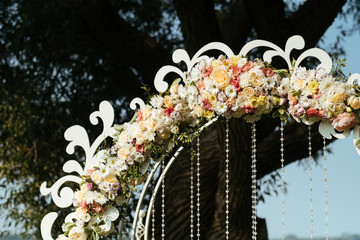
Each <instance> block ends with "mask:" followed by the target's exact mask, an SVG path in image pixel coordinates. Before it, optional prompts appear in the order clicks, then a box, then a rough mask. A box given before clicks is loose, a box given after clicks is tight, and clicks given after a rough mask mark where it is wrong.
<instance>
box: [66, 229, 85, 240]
mask: <svg viewBox="0 0 360 240" xmlns="http://www.w3.org/2000/svg"><path fill="white" fill-rule="evenodd" d="M87 237H88V235H87V233H86V232H85V231H84V229H83V228H80V227H73V228H72V229H71V230H70V232H69V239H70V240H86V239H87Z"/></svg>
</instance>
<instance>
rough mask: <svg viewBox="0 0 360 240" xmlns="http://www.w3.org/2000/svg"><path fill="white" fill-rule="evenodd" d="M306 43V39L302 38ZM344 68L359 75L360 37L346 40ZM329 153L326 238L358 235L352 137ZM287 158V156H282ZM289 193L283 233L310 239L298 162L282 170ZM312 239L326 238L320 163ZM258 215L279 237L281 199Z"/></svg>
mask: <svg viewBox="0 0 360 240" xmlns="http://www.w3.org/2000/svg"><path fill="white" fill-rule="evenodd" d="M338 32H339V30H337V29H336V26H333V27H331V28H330V29H329V30H328V31H327V33H326V35H325V37H324V44H323V45H322V46H321V47H322V48H323V49H324V50H325V51H330V50H331V49H326V46H329V45H330V44H331V43H333V42H335V40H336V34H337V33H338ZM305 41H306V39H305ZM344 46H345V51H346V53H345V54H346V58H347V63H348V64H347V67H346V68H345V69H344V71H345V72H347V73H349V72H351V73H360V35H359V33H356V34H354V35H353V36H351V37H349V38H347V39H346V41H345V43H344ZM329 147H330V148H331V150H332V152H333V154H328V160H327V165H328V192H329V193H328V202H329V203H328V212H329V217H328V222H329V236H341V235H342V234H344V233H349V234H359V235H360V220H359V216H360V205H359V199H360V156H359V155H358V154H357V152H356V150H355V148H354V145H353V142H352V134H351V135H350V136H349V137H348V138H346V139H342V140H337V141H336V142H335V143H332V144H331V145H329ZM285 158H286V156H285ZM285 180H286V182H287V186H288V187H287V189H288V193H287V194H286V196H285V233H286V234H294V235H297V236H300V237H309V236H310V212H309V209H310V201H309V173H308V170H307V169H305V168H304V167H303V166H299V165H298V164H297V163H293V164H290V165H289V166H287V167H286V168H285ZM313 201H314V202H313V209H314V236H325V205H324V201H325V200H324V172H323V164H322V160H320V161H319V165H318V166H315V167H314V169H313ZM258 215H259V216H260V217H265V218H266V222H267V228H268V233H269V237H270V238H275V237H280V236H281V233H282V232H281V197H280V196H278V197H276V196H271V197H267V198H265V204H262V203H261V204H259V206H258Z"/></svg>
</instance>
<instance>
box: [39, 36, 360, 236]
mask: <svg viewBox="0 0 360 240" xmlns="http://www.w3.org/2000/svg"><path fill="white" fill-rule="evenodd" d="M304 46H305V41H304V39H303V38H302V37H301V36H298V35H296V36H293V37H290V38H289V39H288V41H287V42H286V45H285V50H283V49H281V48H280V47H278V46H276V45H275V44H273V43H271V42H268V41H264V40H254V41H251V42H249V43H247V44H246V45H245V46H244V47H243V48H242V49H241V51H240V53H239V55H242V56H246V55H247V54H248V53H249V52H250V51H251V50H253V49H255V48H258V47H267V48H270V50H267V51H265V53H264V55H263V59H264V60H265V61H267V62H271V61H272V58H273V57H275V56H278V57H281V58H283V59H284V60H285V62H286V63H287V65H288V67H289V69H293V68H296V67H298V66H300V64H301V62H302V61H303V60H304V59H306V58H307V57H315V58H317V59H318V60H319V61H320V65H319V66H321V67H323V68H324V69H325V70H326V71H327V72H330V70H331V68H332V60H331V58H330V56H329V55H328V54H327V53H326V52H325V51H323V50H321V49H319V48H312V49H308V50H306V51H304V52H303V53H302V54H300V56H299V58H298V59H297V60H296V62H295V65H294V67H293V66H292V59H291V56H290V54H291V51H292V50H293V49H297V50H302V49H303V48H304ZM209 50H219V51H221V52H222V53H223V54H224V55H226V56H227V57H232V56H234V55H235V54H234V53H233V51H232V50H231V49H230V48H229V47H228V46H227V45H225V44H224V43H220V42H212V43H209V44H207V45H205V46H204V47H202V48H201V49H200V50H199V51H198V52H197V53H196V54H195V55H194V56H193V57H192V58H191V59H190V57H189V55H188V53H187V52H186V51H185V50H183V49H178V50H176V51H174V53H173V55H172V59H173V62H174V63H180V62H184V63H185V65H186V67H187V69H186V71H185V72H184V71H182V70H181V69H180V68H178V67H177V66H172V65H167V66H163V67H162V68H160V70H159V71H158V72H157V74H156V76H155V80H154V85H155V88H156V90H157V91H158V92H165V91H166V90H167V89H168V87H169V84H168V83H167V82H165V81H164V78H165V76H166V75H167V74H168V73H170V72H173V73H177V74H178V75H179V76H180V78H181V79H183V80H185V74H186V72H189V71H190V70H191V68H192V67H194V65H195V64H197V63H198V62H199V61H201V60H203V59H208V58H209V57H208V56H206V55H203V54H204V53H205V52H206V51H209ZM356 80H357V81H359V82H360V74H353V75H351V76H350V78H349V79H348V81H349V83H353V82H354V81H356ZM144 106H145V103H144V101H143V100H142V99H141V98H138V97H137V98H134V99H133V100H132V101H131V103H130V107H131V109H133V110H136V109H137V108H143V107H144ZM99 119H100V120H101V121H102V122H103V131H102V133H101V134H100V135H99V136H98V137H97V138H96V140H95V141H94V142H93V143H90V140H89V137H88V134H87V132H86V129H84V128H83V127H82V126H79V125H75V126H72V127H70V128H68V129H67V130H66V132H65V139H66V140H67V141H69V144H68V146H67V148H66V152H67V153H68V154H70V155H72V154H74V152H75V147H77V146H78V147H81V148H82V149H83V150H84V151H85V156H86V161H85V166H82V165H81V164H80V162H79V161H77V160H73V159H71V160H68V161H67V162H65V163H64V165H63V170H64V172H66V173H68V174H69V175H66V176H64V177H62V178H60V179H59V180H57V181H56V182H55V183H54V184H53V185H52V186H50V187H48V186H47V183H46V182H44V183H43V184H42V185H41V188H40V192H41V194H42V195H44V196H47V195H49V194H51V198H52V199H53V201H54V203H55V204H56V205H57V206H58V207H60V208H68V207H70V206H71V205H72V202H73V198H74V190H72V189H70V188H69V187H63V185H64V183H65V182H75V183H78V184H79V183H80V181H81V178H80V177H79V176H81V175H84V174H85V173H86V171H87V170H88V169H91V168H92V167H93V166H96V165H97V164H98V163H99V161H101V158H102V156H101V152H97V149H98V147H99V145H100V144H101V143H102V142H103V140H104V139H105V138H107V137H109V136H110V137H111V136H112V135H113V134H114V133H115V132H116V131H115V130H114V128H113V121H114V110H113V107H112V106H111V104H110V103H109V102H107V101H103V102H101V103H100V106H99V111H96V112H93V113H92V114H91V115H90V122H91V123H92V124H93V125H98V124H99ZM217 119H218V118H214V119H212V120H211V121H209V122H208V123H207V124H205V125H204V126H203V127H201V128H200V129H199V132H201V131H203V130H204V129H205V128H206V127H208V126H209V125H211V124H212V123H214V122H215V121H217ZM304 123H305V124H308V125H311V124H313V122H309V121H305V122H304ZM319 132H320V133H321V134H322V135H323V136H324V137H326V138H328V139H331V138H332V137H335V138H345V137H347V136H348V135H349V134H350V130H347V131H344V132H342V133H339V132H336V131H335V130H334V128H333V126H332V125H331V124H330V123H327V122H321V123H320V125H319ZM353 142H354V145H355V146H360V127H359V126H358V125H356V126H355V127H354V129H353ZM182 150H183V147H180V148H179V149H178V150H177V151H176V153H175V154H174V155H173V157H172V158H171V159H170V161H169V162H168V164H167V165H166V167H165V170H164V171H163V172H162V174H161V176H160V177H159V179H158V182H157V183H156V185H155V189H154V191H153V194H152V196H151V199H150V203H149V206H147V212H146V214H145V212H144V211H143V210H142V209H141V208H142V203H143V200H144V196H145V192H146V189H147V188H148V187H149V184H150V182H151V181H152V179H153V177H154V175H155V172H156V171H157V170H158V168H159V166H160V164H161V162H158V163H156V164H155V165H154V167H153V169H152V170H151V172H150V173H149V175H148V177H147V180H146V182H145V184H144V186H143V190H142V193H141V195H140V198H139V200H138V204H137V207H136V212H135V216H134V221H133V224H132V233H131V235H132V236H131V238H132V239H135V238H136V239H142V238H143V237H144V239H150V237H149V236H148V232H149V231H148V230H149V226H150V217H151V209H152V206H153V204H154V201H155V197H156V195H157V193H158V191H159V189H160V185H161V180H162V179H163V178H164V177H165V175H166V173H167V172H168V170H169V168H170V167H171V166H172V164H173V163H174V161H175V160H176V157H177V156H178V154H179V153H180V152H181V151H182ZM356 150H357V152H358V153H359V155H360V150H359V149H358V148H356ZM148 166H149V162H148V163H146V164H143V165H142V167H143V169H142V172H143V173H145V172H146V171H147V168H148ZM110 210H111V214H110V215H109V220H111V221H114V220H116V219H117V218H118V216H119V212H118V211H117V210H116V209H109V211H110ZM57 217H58V214H57V213H56V212H51V213H48V214H46V215H45V216H44V218H43V219H42V222H41V235H42V238H43V239H44V240H53V238H52V236H51V229H52V226H53V224H54V222H55V220H56V219H57ZM74 218H75V213H70V214H69V215H68V216H67V217H66V219H65V222H71V221H73V219H74ZM139 218H140V220H138V219H139ZM143 218H145V223H143ZM121 227H122V224H120V226H119V228H120V229H119V230H120V231H121Z"/></svg>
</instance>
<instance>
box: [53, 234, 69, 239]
mask: <svg viewBox="0 0 360 240" xmlns="http://www.w3.org/2000/svg"><path fill="white" fill-rule="evenodd" d="M56 240H69V238H68V237H67V236H65V235H64V234H61V235H59V236H58V237H57V239H56Z"/></svg>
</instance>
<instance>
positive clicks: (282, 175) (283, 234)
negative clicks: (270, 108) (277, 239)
mask: <svg viewBox="0 0 360 240" xmlns="http://www.w3.org/2000/svg"><path fill="white" fill-rule="evenodd" d="M280 162H281V236H282V239H283V240H284V239H285V180H284V162H285V159H284V122H283V121H281V123H280Z"/></svg>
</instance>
